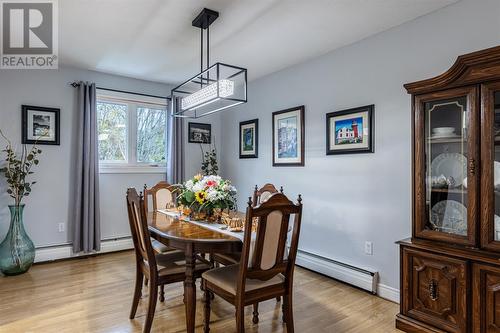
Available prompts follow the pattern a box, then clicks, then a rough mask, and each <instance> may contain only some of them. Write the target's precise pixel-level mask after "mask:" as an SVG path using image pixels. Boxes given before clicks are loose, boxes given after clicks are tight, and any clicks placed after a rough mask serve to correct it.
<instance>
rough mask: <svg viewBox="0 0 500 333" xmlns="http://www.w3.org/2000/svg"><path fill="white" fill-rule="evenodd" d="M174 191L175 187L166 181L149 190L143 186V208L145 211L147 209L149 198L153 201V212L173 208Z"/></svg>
mask: <svg viewBox="0 0 500 333" xmlns="http://www.w3.org/2000/svg"><path fill="white" fill-rule="evenodd" d="M174 189H175V187H174V186H173V185H170V184H169V183H167V182H166V181H161V182H159V183H157V184H156V185H155V186H153V187H151V188H150V189H148V188H147V185H146V184H144V206H145V207H146V211H147V210H148V207H149V196H151V198H152V201H153V211H157V210H158V209H165V208H170V206H173V205H174V204H175V196H174Z"/></svg>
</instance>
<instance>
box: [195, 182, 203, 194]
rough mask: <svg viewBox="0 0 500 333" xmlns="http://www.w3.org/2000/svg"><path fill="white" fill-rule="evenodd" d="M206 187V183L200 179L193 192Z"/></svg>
mask: <svg viewBox="0 0 500 333" xmlns="http://www.w3.org/2000/svg"><path fill="white" fill-rule="evenodd" d="M204 188H205V185H204V184H203V181H199V182H197V183H196V184H194V185H193V189H192V191H193V192H198V191H201V190H203V189H204Z"/></svg>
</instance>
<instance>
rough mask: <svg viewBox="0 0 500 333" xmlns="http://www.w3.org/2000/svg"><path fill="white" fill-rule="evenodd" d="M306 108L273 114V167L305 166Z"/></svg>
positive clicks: (298, 107) (299, 107) (301, 107)
mask: <svg viewBox="0 0 500 333" xmlns="http://www.w3.org/2000/svg"><path fill="white" fill-rule="evenodd" d="M304 132H305V131H304V106H303V105H302V106H297V107H294V108H290V109H286V110H282V111H277V112H273V166H304V136H305V135H304Z"/></svg>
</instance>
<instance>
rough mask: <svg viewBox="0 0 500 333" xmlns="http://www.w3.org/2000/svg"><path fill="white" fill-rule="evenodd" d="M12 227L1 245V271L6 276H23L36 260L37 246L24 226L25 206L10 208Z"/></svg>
mask: <svg viewBox="0 0 500 333" xmlns="http://www.w3.org/2000/svg"><path fill="white" fill-rule="evenodd" d="M9 210H10V227H9V232H8V233H7V236H5V239H4V240H3V242H2V243H1V244H0V271H1V272H2V273H3V274H4V275H18V274H23V273H25V272H27V271H28V269H30V267H31V265H32V264H33V261H34V260H35V245H34V244H33V242H32V241H31V239H30V238H29V236H28V234H27V233H26V230H24V225H23V211H24V205H19V206H15V205H13V206H10V205H9Z"/></svg>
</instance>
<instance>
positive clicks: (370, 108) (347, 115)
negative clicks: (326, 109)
mask: <svg viewBox="0 0 500 333" xmlns="http://www.w3.org/2000/svg"><path fill="white" fill-rule="evenodd" d="M374 112H375V105H373V104H372V105H365V106H360V107H356V108H352V109H346V110H341V111H336V112H330V113H327V114H326V155H337V154H359V153H373V152H374V151H375V150H374V146H375V145H374V138H375V135H374V134H375V133H374V130H375V128H374Z"/></svg>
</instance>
